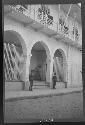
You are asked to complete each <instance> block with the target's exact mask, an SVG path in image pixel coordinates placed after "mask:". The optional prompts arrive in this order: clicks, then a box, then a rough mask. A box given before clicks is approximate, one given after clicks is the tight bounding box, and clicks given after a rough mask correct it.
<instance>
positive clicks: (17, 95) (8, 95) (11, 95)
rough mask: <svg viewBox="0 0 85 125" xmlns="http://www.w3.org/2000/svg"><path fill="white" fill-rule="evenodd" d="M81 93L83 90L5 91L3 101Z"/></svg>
mask: <svg viewBox="0 0 85 125" xmlns="http://www.w3.org/2000/svg"><path fill="white" fill-rule="evenodd" d="M80 91H83V88H82V87H81V88H58V89H48V88H45V89H33V91H25V90H23V91H5V101H13V100H18V99H33V98H40V97H47V96H57V95H63V94H68V93H75V92H80Z"/></svg>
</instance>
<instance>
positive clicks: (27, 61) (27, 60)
mask: <svg viewBox="0 0 85 125" xmlns="http://www.w3.org/2000/svg"><path fill="white" fill-rule="evenodd" d="M31 56H32V55H31V54H30V55H27V57H26V64H25V77H24V81H25V88H24V89H25V90H29V67H30V58H31Z"/></svg>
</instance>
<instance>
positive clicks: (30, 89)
mask: <svg viewBox="0 0 85 125" xmlns="http://www.w3.org/2000/svg"><path fill="white" fill-rule="evenodd" d="M32 86H33V81H30V86H29V91H32Z"/></svg>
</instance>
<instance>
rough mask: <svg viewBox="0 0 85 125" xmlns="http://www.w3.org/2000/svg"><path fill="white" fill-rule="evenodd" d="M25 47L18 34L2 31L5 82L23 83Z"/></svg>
mask: <svg viewBox="0 0 85 125" xmlns="http://www.w3.org/2000/svg"><path fill="white" fill-rule="evenodd" d="M24 55H26V47H25V44H24V40H23V38H22V37H21V35H20V34H19V33H17V32H16V31H12V30H7V31H4V74H5V81H23V77H24V75H23V73H24V64H25V63H24V62H25V58H24Z"/></svg>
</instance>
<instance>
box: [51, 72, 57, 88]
mask: <svg viewBox="0 0 85 125" xmlns="http://www.w3.org/2000/svg"><path fill="white" fill-rule="evenodd" d="M56 80H57V78H56V73H54V74H53V78H52V81H53V89H55V86H56Z"/></svg>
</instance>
